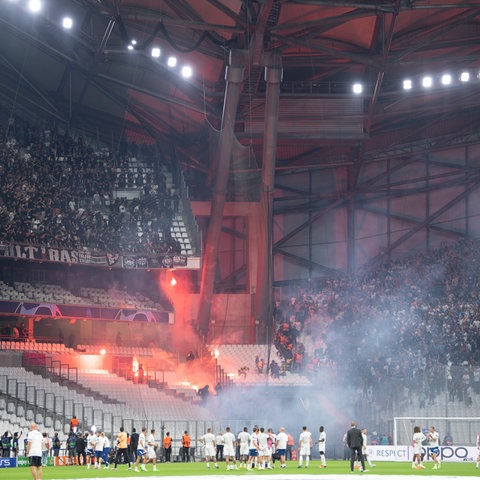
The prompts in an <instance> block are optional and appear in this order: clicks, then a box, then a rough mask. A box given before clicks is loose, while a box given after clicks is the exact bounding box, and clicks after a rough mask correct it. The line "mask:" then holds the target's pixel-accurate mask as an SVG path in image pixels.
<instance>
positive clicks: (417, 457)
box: [412, 426, 427, 469]
mask: <svg viewBox="0 0 480 480" xmlns="http://www.w3.org/2000/svg"><path fill="white" fill-rule="evenodd" d="M426 439H427V437H426V436H425V435H424V434H423V433H422V430H421V429H420V427H418V426H416V427H413V438H412V444H413V459H412V468H418V469H423V468H425V467H424V466H423V465H422V443H423V442H424V441H425V440H426Z"/></svg>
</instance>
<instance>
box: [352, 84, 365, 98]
mask: <svg viewBox="0 0 480 480" xmlns="http://www.w3.org/2000/svg"><path fill="white" fill-rule="evenodd" d="M352 91H353V93H355V94H356V95H359V94H360V93H362V92H363V86H362V84H361V83H354V84H353V87H352Z"/></svg>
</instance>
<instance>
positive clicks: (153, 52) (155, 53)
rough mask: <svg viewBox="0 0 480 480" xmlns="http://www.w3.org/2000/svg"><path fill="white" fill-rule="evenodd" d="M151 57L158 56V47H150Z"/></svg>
mask: <svg viewBox="0 0 480 480" xmlns="http://www.w3.org/2000/svg"><path fill="white" fill-rule="evenodd" d="M152 57H153V58H158V57H160V49H159V48H158V47H153V48H152Z"/></svg>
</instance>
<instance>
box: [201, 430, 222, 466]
mask: <svg viewBox="0 0 480 480" xmlns="http://www.w3.org/2000/svg"><path fill="white" fill-rule="evenodd" d="M199 442H200V443H201V444H202V445H204V446H205V464H206V465H207V468H210V459H211V458H213V459H214V461H215V468H218V463H217V461H216V460H215V448H216V446H217V445H216V443H215V435H214V434H213V433H212V429H211V428H208V429H207V433H206V434H205V435H203V436H202V437H200V438H199Z"/></svg>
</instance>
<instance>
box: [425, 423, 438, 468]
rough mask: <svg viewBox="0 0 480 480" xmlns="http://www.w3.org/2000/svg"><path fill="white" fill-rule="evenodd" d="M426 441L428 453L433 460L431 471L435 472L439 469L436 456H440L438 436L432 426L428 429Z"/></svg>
mask: <svg viewBox="0 0 480 480" xmlns="http://www.w3.org/2000/svg"><path fill="white" fill-rule="evenodd" d="M427 440H428V451H429V452H430V455H431V456H432V459H433V463H434V465H433V470H437V469H439V468H440V466H441V464H440V460H439V459H438V456H439V455H440V448H439V446H438V445H439V440H440V434H439V433H438V432H437V431H436V430H435V427H434V426H431V427H430V431H429V432H428V433H427Z"/></svg>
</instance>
